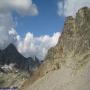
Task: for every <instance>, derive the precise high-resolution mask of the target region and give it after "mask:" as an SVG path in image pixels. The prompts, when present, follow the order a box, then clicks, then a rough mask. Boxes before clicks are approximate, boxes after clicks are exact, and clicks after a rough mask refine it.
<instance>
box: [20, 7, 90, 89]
mask: <svg viewBox="0 0 90 90" xmlns="http://www.w3.org/2000/svg"><path fill="white" fill-rule="evenodd" d="M89 67H90V8H87V7H84V8H82V9H80V10H79V11H78V12H77V13H76V17H75V18H73V17H72V16H70V17H67V18H66V21H65V24H64V30H63V32H62V34H61V36H60V38H59V40H58V43H57V45H56V46H55V47H52V48H51V49H50V50H49V51H48V53H47V56H46V58H45V61H44V62H43V64H42V65H41V66H40V68H39V70H38V71H37V72H35V73H34V74H33V76H32V78H31V79H30V80H27V81H26V82H25V83H24V84H23V86H22V88H21V89H22V90H89V89H90V87H89V86H90V80H89V76H90V71H89ZM41 77H42V78H41ZM54 78H55V79H54ZM67 78H68V79H67ZM37 79H39V80H37ZM36 80H37V81H36ZM49 80H50V81H51V82H52V83H51V82H50V81H49ZM35 81H36V82H35ZM58 82H59V83H58ZM80 82H81V84H80ZM27 83H28V84H27ZM74 84H75V85H74ZM25 85H26V86H25ZM83 85H84V86H83ZM29 86H30V87H29ZM85 88H86V89H85Z"/></svg>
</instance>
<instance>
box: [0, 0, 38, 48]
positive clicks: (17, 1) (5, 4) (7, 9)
mask: <svg viewBox="0 0 90 90" xmlns="http://www.w3.org/2000/svg"><path fill="white" fill-rule="evenodd" d="M12 11H16V12H17V13H19V14H20V15H37V14H38V10H37V7H36V5H35V4H34V3H32V0H23V1H22V0H0V48H5V47H6V46H7V45H8V44H9V43H10V42H13V40H14V39H15V38H13V35H14V33H15V32H13V31H12V29H13V28H15V26H14V21H13V16H12ZM11 31H12V32H11ZM11 34H12V35H11ZM15 35H16V34H15Z"/></svg>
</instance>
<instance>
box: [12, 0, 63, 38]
mask: <svg viewBox="0 0 90 90" xmlns="http://www.w3.org/2000/svg"><path fill="white" fill-rule="evenodd" d="M57 1H58V0H34V1H33V2H34V3H35V4H36V5H37V7H38V11H39V14H38V15H36V16H20V15H19V14H18V13H15V12H14V15H13V17H14V19H15V22H17V25H16V30H17V32H18V33H19V34H20V35H21V36H24V35H25V33H27V32H31V33H33V34H34V35H35V36H41V35H46V34H49V35H52V34H53V33H54V32H61V31H62V30H63V24H64V16H59V15H58V14H57Z"/></svg>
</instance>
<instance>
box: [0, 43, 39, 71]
mask: <svg viewBox="0 0 90 90" xmlns="http://www.w3.org/2000/svg"><path fill="white" fill-rule="evenodd" d="M5 64H6V65H9V64H15V67H16V68H18V69H21V70H25V71H28V72H30V71H32V70H33V69H34V68H36V67H38V66H39V65H40V62H39V59H38V58H36V57H35V58H31V57H29V58H25V57H24V56H22V55H21V54H20V53H19V52H18V51H17V49H16V47H15V46H14V45H13V44H10V45H9V46H8V47H7V48H5V49H4V50H0V65H5Z"/></svg>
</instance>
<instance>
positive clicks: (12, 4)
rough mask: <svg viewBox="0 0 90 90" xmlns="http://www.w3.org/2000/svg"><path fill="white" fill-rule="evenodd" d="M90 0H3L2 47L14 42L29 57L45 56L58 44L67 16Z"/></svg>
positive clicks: (89, 4)
mask: <svg viewBox="0 0 90 90" xmlns="http://www.w3.org/2000/svg"><path fill="white" fill-rule="evenodd" d="M85 6H87V7H90V0H23V1H22V0H0V49H4V48H6V47H7V46H8V45H9V44H10V43H13V44H14V45H15V46H16V48H17V50H18V51H19V52H20V53H21V54H22V55H23V56H25V57H33V56H36V57H38V58H39V59H40V60H43V59H44V58H45V56H46V54H47V52H48V50H49V49H50V48H51V47H53V46H55V45H56V44H57V42H58V38H59V37H60V35H61V32H62V31H63V27H64V21H65V18H66V17H68V16H73V17H75V15H76V12H77V11H78V10H79V9H80V8H82V7H85Z"/></svg>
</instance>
